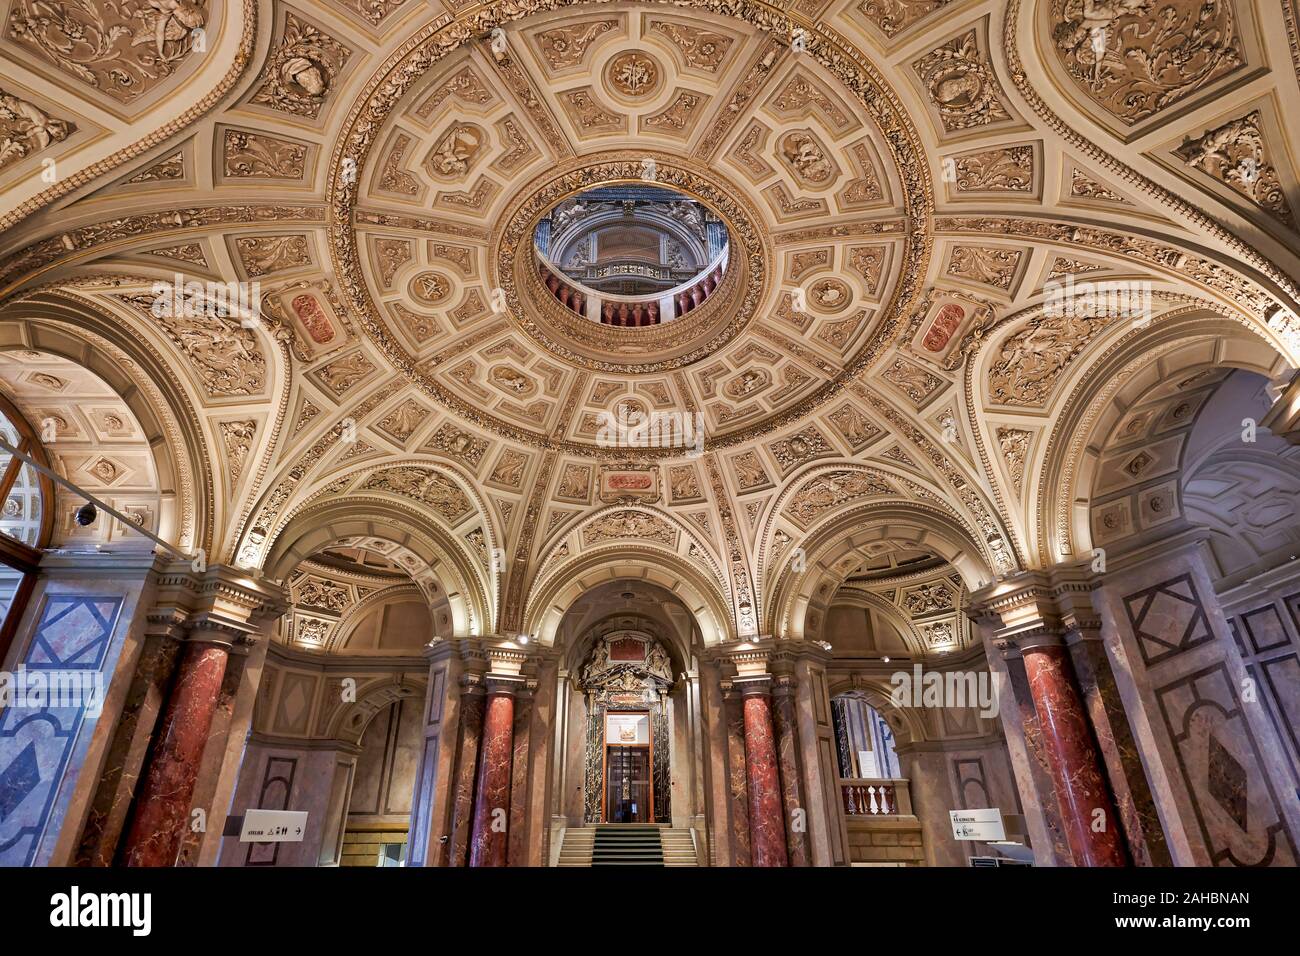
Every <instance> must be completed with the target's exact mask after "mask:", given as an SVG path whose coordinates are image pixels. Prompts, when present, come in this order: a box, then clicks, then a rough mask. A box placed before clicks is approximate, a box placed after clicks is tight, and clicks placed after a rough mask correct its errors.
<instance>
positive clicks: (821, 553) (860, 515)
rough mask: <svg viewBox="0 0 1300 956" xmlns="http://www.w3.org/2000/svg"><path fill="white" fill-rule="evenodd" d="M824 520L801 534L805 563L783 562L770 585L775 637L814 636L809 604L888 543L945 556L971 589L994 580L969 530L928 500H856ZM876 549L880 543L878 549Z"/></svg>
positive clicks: (822, 599) (826, 597)
mask: <svg viewBox="0 0 1300 956" xmlns="http://www.w3.org/2000/svg"><path fill="white" fill-rule="evenodd" d="M838 518H839V520H828V521H826V522H823V523H822V524H821V525H820V526H819V527H817V528H815V529H814V530H813V532H812V533H811V534H810V535H809V536H808V537H807V538H806V539H805V542H806V547H805V558H804V560H805V568H804V570H803V571H802V572H797V571H795V570H794V568H793V564H792V561H791V560H787V561H785V562H784V564H783V565H782V567H781V569H780V572H779V574H778V575H776V576H775V578H774V581H773V586H772V589H771V592H770V593H771V595H772V597H771V604H770V605H769V606H768V608H769V609H768V612H767V615H766V616H765V618H764V621H765V623H766V627H767V628H768V629H770V630H769V632H770V633H772V634H774V635H775V636H778V637H791V638H797V639H801V640H809V639H813V637H814V636H815V635H814V634H813V633H812V632H813V631H819V630H820V621H819V623H818V626H817V627H815V628H809V627H808V626H807V616H808V613H809V611H810V610H813V609H816V610H817V611H818V613H819V615H820V614H821V613H823V612H824V611H825V609H826V608H828V607H830V606H831V604H832V603H833V601H834V595H835V592H836V591H837V590H838V589H839V587H840V585H841V584H843V582H844V580H845V579H846V578H847V577H848V575H849V574H850V573H851V572H852V571H853V570H854V569H855V568H856V567H857V566H858V565H859V564H860V563H861V562H862V560H863V559H865V558H866V557H868V556H870V555H869V554H868V553H867V552H866V551H864V550H863V549H864V548H866V547H867V546H870V545H876V544H887V545H891V546H892V547H889V548H885V549H884V550H894V549H896V547H897V546H899V545H903V546H906V547H907V548H909V549H915V550H926V551H930V552H932V553H934V554H937V555H938V556H939V557H941V558H943V559H944V560H945V561H947V562H948V563H949V564H950V565H952V567H953V568H954V570H956V571H957V572H958V573H959V574H960V575H961V576H962V581H963V584H964V586H965V587H966V589H967V590H968V591H969V590H974V589H976V588H978V587H980V586H982V585H983V584H986V583H988V582H990V581H992V580H993V573H992V571H991V570H990V568H989V565H988V564H987V563H986V562H985V559H984V557H983V553H982V552H981V550H980V549H979V547H978V546H977V545H976V543H975V539H974V538H973V537H972V536H971V535H970V533H969V532H968V531H967V530H966V529H965V528H964V527H963V526H962V525H961V524H960V523H959V522H957V521H956V520H955V519H954V518H953V517H952V516H951V515H950V514H948V513H946V512H945V511H944V510H942V509H940V508H938V507H936V506H934V505H932V504H930V503H928V502H915V501H912V502H890V501H885V502H874V503H868V504H864V505H859V506H857V507H855V508H852V509H850V510H849V511H847V512H844V513H842V514H841V515H839V516H838ZM877 550H880V549H877Z"/></svg>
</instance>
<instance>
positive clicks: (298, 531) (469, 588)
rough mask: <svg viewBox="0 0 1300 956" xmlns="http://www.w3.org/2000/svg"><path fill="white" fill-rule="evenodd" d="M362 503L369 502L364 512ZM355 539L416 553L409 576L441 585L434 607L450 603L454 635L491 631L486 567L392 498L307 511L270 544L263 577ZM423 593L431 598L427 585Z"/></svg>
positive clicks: (326, 502) (338, 501) (325, 502)
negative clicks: (417, 561) (417, 564)
mask: <svg viewBox="0 0 1300 956" xmlns="http://www.w3.org/2000/svg"><path fill="white" fill-rule="evenodd" d="M358 503H364V508H362V509H361V510H360V511H358V510H357V509H356V505H357V504H358ZM356 538H374V539H378V540H382V541H389V542H392V543H394V544H396V545H398V546H400V547H403V548H406V549H408V550H410V551H411V552H412V553H413V554H415V555H416V556H417V557H418V558H419V559H420V560H421V561H422V562H423V567H421V568H418V569H414V570H413V572H412V571H411V570H408V573H410V574H411V577H412V580H413V581H414V582H415V583H416V584H417V585H422V580H423V579H425V577H426V575H427V576H428V578H431V579H432V580H433V581H436V582H437V584H438V586H439V588H440V593H439V595H438V597H437V598H436V599H431V600H430V606H431V609H432V608H436V606H437V604H438V603H440V601H441V600H443V599H445V600H446V601H447V603H448V605H449V606H450V609H451V619H452V629H453V635H454V636H464V635H470V634H479V635H483V634H490V633H492V629H493V627H494V626H495V621H496V618H495V615H494V605H493V604H492V603H491V601H490V600H489V591H488V588H487V581H486V575H485V572H484V571H483V569H482V567H481V565H479V563H478V562H477V561H476V560H475V559H474V558H473V556H472V555H470V554H469V553H468V551H467V550H466V549H465V548H464V547H462V546H460V545H459V544H458V543H457V541H456V539H455V537H454V536H453V535H451V534H449V533H448V532H447V531H446V530H445V529H444V528H442V527H440V526H438V525H437V524H435V523H434V522H432V521H431V520H430V518H429V516H428V515H427V514H425V513H423V512H420V511H417V510H416V509H414V508H411V507H409V506H407V505H404V504H402V503H400V502H397V501H393V500H390V499H386V498H379V497H370V496H363V497H351V496H349V497H337V498H329V499H322V500H319V501H316V502H314V503H312V504H309V505H307V506H305V507H303V508H302V509H301V510H299V511H298V512H297V513H296V514H294V515H293V516H292V517H291V518H290V520H289V521H288V522H287V523H286V525H285V526H284V528H283V529H282V531H281V533H280V534H279V535H278V536H277V538H276V540H275V541H274V542H272V543H271V546H270V549H269V550H268V552H267V555H266V561H265V564H264V565H263V573H265V574H266V575H267V576H268V577H270V578H272V579H273V580H284V579H286V578H287V576H288V575H289V573H290V572H291V571H293V569H294V568H296V567H297V566H298V565H299V564H300V563H301V562H302V561H303V560H305V559H307V558H310V557H311V556H312V555H313V554H316V553H318V552H319V551H321V550H322V549H324V548H328V547H331V546H334V545H336V544H338V543H339V542H341V541H346V540H352V539H356ZM421 589H422V590H423V591H424V592H425V593H426V595H427V594H428V589H427V587H425V586H422V588H421Z"/></svg>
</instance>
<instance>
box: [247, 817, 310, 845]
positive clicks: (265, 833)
mask: <svg viewBox="0 0 1300 956" xmlns="http://www.w3.org/2000/svg"><path fill="white" fill-rule="evenodd" d="M306 832H307V811H306V810H246V811H244V825H243V827H241V828H240V831H239V842H240V843H301V842H302V837H303V834H304V833H306Z"/></svg>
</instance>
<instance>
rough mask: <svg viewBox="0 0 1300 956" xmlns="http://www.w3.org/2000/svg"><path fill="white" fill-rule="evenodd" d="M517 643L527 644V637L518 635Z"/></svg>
mask: <svg viewBox="0 0 1300 956" xmlns="http://www.w3.org/2000/svg"><path fill="white" fill-rule="evenodd" d="M519 643H520V644H527V643H528V635H527V634H520V635H519Z"/></svg>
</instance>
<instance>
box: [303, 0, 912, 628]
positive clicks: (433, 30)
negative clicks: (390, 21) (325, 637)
mask: <svg viewBox="0 0 1300 956" xmlns="http://www.w3.org/2000/svg"><path fill="white" fill-rule="evenodd" d="M654 5H665V6H667V5H666V4H659V3H656V4H654ZM598 6H599V4H594V3H587V2H582V0H503V2H499V3H493V4H488V5H484V6H480V7H476V8H474V9H473V10H471V11H466V12H464V13H461V14H459V15H458V16H456V17H455V18H454V19H449V18H441V19H439V20H435V21H434V22H432V23H430V24H428V25H426V26H425V27H424V28H422V29H421V30H420V31H419V32H417V33H416V34H415V35H414V36H412V37H411V38H410V39H408V40H407V41H406V42H405V43H404V44H403V45H402V46H401V47H400V48H399V49H397V50H396V51H395V52H394V53H393V54H392V55H391V56H390V57H389V59H388V60H387V61H385V63H384V64H383V65H382V66H381V67H380V68H379V69H378V70H376V72H375V73H374V74H373V75H372V76H371V78H370V80H369V81H368V82H367V83H366V85H365V87H364V89H363V90H362V91H361V94H360V95H359V96H358V98H357V100H356V101H355V103H354V104H353V106H352V109H351V110H350V112H349V113H348V115H347V117H346V119H345V120H344V122H343V125H342V129H341V133H340V136H339V137H338V139H337V141H336V144H335V147H334V152H333V154H332V156H331V161H330V169H331V171H330V175H329V178H328V184H327V190H326V202H327V206H328V207H329V230H328V231H329V246H330V256H331V259H332V261H333V266H334V271H335V274H336V275H337V277H338V280H339V283H340V285H341V287H342V289H343V293H344V299H345V300H346V301H347V302H348V303H349V304H350V306H351V307H352V309H353V310H354V311H355V312H356V313H357V315H358V317H359V322H360V324H361V326H362V327H363V328H364V329H365V330H366V333H367V335H368V336H369V337H370V338H371V340H372V341H373V342H374V343H375V344H376V345H377V346H378V347H379V348H380V349H381V350H382V351H383V352H384V354H385V357H386V358H387V359H388V361H389V363H390V364H392V365H393V366H394V368H396V369H397V371H398V372H399V373H401V374H402V375H403V376H404V377H405V378H406V379H407V380H408V381H410V382H412V383H414V384H416V385H417V386H418V387H419V388H420V389H421V390H422V391H424V392H425V393H426V394H428V395H429V396H430V397H431V398H433V399H434V400H435V401H437V402H438V403H439V404H441V405H442V406H443V407H444V408H447V409H449V410H450V411H452V412H454V413H455V414H457V415H459V416H460V417H462V418H463V419H465V420H466V421H469V422H472V423H474V424H476V425H478V426H480V427H482V428H484V429H486V430H488V431H490V432H493V433H495V434H497V435H499V436H501V437H503V438H507V439H509V440H511V441H515V442H518V443H521V444H526V445H531V446H533V447H538V448H547V449H554V450H557V451H563V452H565V453H567V454H571V455H575V456H579V457H586V458H621V459H627V458H628V457H629V449H626V448H610V449H605V448H600V447H597V446H595V445H592V444H588V443H585V442H578V441H572V440H567V439H564V438H561V437H556V436H552V435H548V434H546V433H544V432H541V431H533V430H530V429H526V428H521V427H519V426H517V425H515V424H513V423H511V422H508V421H506V420H504V419H501V418H499V417H497V416H495V415H491V414H487V413H484V412H483V411H481V410H480V409H478V408H476V407H474V406H473V405H471V404H470V403H468V402H466V401H465V400H464V399H463V398H462V397H461V396H459V395H457V394H456V393H454V392H453V391H452V390H450V389H448V388H446V387H444V386H442V385H441V384H439V383H438V382H435V381H433V380H431V379H430V378H429V377H428V376H426V375H424V374H423V373H422V372H421V370H420V369H419V368H418V367H417V366H416V364H415V363H414V362H413V361H411V360H410V358H409V357H408V356H407V355H406V354H405V353H404V350H402V349H400V348H398V347H397V346H396V344H395V342H394V341H393V339H392V338H391V336H389V335H388V334H387V330H386V328H385V324H384V321H383V319H382V318H381V316H380V313H379V311H378V309H377V307H376V306H375V303H374V300H373V299H372V297H371V294H370V290H369V288H368V285H367V282H366V279H365V273H364V270H363V269H362V266H361V257H360V250H359V246H358V240H357V234H356V229H355V226H356V223H357V217H356V210H357V206H358V202H359V199H360V188H361V183H362V182H363V181H364V177H363V176H362V174H361V170H362V169H363V167H364V166H365V164H366V163H367V162H368V160H369V157H370V153H371V151H372V150H373V149H374V147H375V145H376V143H377V142H378V141H379V138H380V136H381V135H382V133H383V130H384V127H385V121H386V118H387V117H388V116H389V115H390V113H391V112H392V110H393V108H394V107H395V105H396V103H397V102H398V101H399V100H400V99H401V98H402V96H404V95H405V94H406V92H407V91H408V90H410V88H411V87H412V85H413V84H414V83H416V82H417V81H418V80H419V78H420V77H422V76H423V75H424V74H425V73H427V72H428V71H429V70H430V69H431V68H433V67H434V66H435V64H437V63H438V62H439V61H441V60H442V59H444V58H445V57H447V56H448V55H449V54H451V53H453V52H454V51H456V50H458V49H461V48H462V47H464V46H465V45H467V44H470V43H473V42H476V41H481V40H483V39H485V38H486V37H487V36H488V35H489V34H490V33H491V31H492V30H494V29H496V28H498V27H500V26H502V25H504V24H507V23H512V22H515V21H518V20H522V19H524V18H527V17H530V16H533V15H535V14H540V13H549V12H554V11H562V10H570V9H571V10H575V11H580V10H582V9H589V8H595V7H598ZM671 6H673V7H683V8H690V9H694V10H701V11H706V12H710V13H713V14H714V15H716V16H719V17H723V18H733V19H737V20H740V21H743V22H745V23H748V24H750V25H751V26H753V27H755V28H756V29H757V30H758V31H760V32H762V33H766V34H769V35H770V36H771V38H772V42H775V43H777V44H778V45H780V46H782V47H789V46H790V44H791V43H792V42H793V41H794V39H795V37H796V36H797V37H799V38H800V40H801V46H802V49H803V55H807V56H810V57H812V58H813V59H814V60H815V61H816V62H817V63H819V64H820V65H821V66H822V67H823V68H825V69H826V70H827V71H828V72H829V73H830V74H831V75H832V76H833V77H835V78H836V79H838V80H839V82H840V83H841V84H843V87H844V88H845V90H846V92H847V93H848V94H849V95H851V97H852V98H853V99H854V100H855V101H856V102H858V103H859V104H860V105H861V106H862V107H863V108H864V109H865V111H866V113H867V114H868V116H870V117H871V119H872V120H873V122H874V123H875V125H876V127H877V129H878V130H879V132H880V134H881V136H882V137H883V139H884V141H885V143H886V144H887V146H888V149H889V151H890V153H891V154H892V157H893V160H894V163H895V167H896V170H897V174H898V176H899V179H900V181H901V183H902V186H903V190H902V192H903V199H904V205H905V211H906V219H905V221H906V224H907V225H906V229H905V231H904V232H903V233H902V240H903V249H902V254H901V256H900V259H901V265H900V276H899V279H898V282H897V283H896V287H895V291H894V294H893V299H892V301H891V302H889V303H888V304H887V305H886V306H885V307H884V308H883V310H882V312H883V315H884V318H883V319H882V321H881V322H880V324H879V326H878V328H877V330H876V332H875V333H874V335H873V337H872V339H871V340H870V341H869V342H868V343H867V344H866V345H865V346H864V347H863V348H862V349H861V350H860V351H859V352H858V353H857V354H856V355H855V356H854V357H853V358H852V359H851V360H850V361H849V363H848V364H847V365H846V366H845V367H844V368H843V369H840V370H839V371H838V372H836V373H835V374H834V377H833V378H832V380H831V381H829V382H826V383H824V384H823V385H822V386H821V387H820V388H819V389H818V390H817V391H815V392H814V393H813V394H811V395H809V396H808V397H806V398H805V399H804V400H803V401H802V402H800V403H799V405H798V407H797V408H794V409H790V410H787V411H785V412H783V413H782V414H780V415H777V416H773V417H771V418H769V419H767V420H763V421H759V422H755V423H753V424H752V425H749V426H747V427H744V428H741V429H737V430H734V431H731V432H727V433H725V434H723V435H717V436H712V437H710V438H709V439H708V440H707V441H706V446H707V447H710V448H722V447H731V446H735V445H738V444H741V443H743V442H746V441H749V440H751V439H753V438H755V437H758V436H761V435H764V434H767V433H768V432H770V431H772V430H773V429H775V428H779V427H780V426H781V425H782V424H784V423H787V422H789V421H792V420H795V419H797V418H802V417H804V416H806V415H807V414H809V413H810V412H812V411H814V410H816V409H817V408H819V407H821V406H822V405H824V404H826V403H827V402H829V401H831V400H832V399H833V398H835V397H836V396H837V395H838V394H839V393H840V391H841V390H842V389H843V388H844V387H845V386H846V385H847V384H848V383H849V382H850V381H851V380H852V379H853V377H854V376H856V375H858V374H860V373H861V372H863V371H865V370H866V369H867V368H869V367H871V366H872V365H873V364H874V363H875V362H876V360H877V359H878V358H880V356H881V355H882V353H883V352H884V351H885V349H886V348H887V347H888V345H889V344H890V342H892V340H893V338H894V337H895V336H896V335H897V333H898V331H899V330H900V328H901V324H900V320H899V316H902V315H906V314H908V313H909V312H910V310H911V308H912V306H913V305H914V300H915V298H916V296H917V294H918V289H919V287H920V285H921V282H922V280H923V278H924V275H925V272H926V269H927V267H928V263H929V257H930V247H931V244H932V243H931V235H930V230H931V218H932V214H933V209H934V192H933V184H932V183H931V182H930V180H929V175H928V169H929V164H928V162H927V161H926V159H925V156H924V153H923V150H922V149H921V146H920V138H919V136H918V134H917V131H916V129H915V127H914V126H913V124H912V122H911V120H910V118H909V117H908V115H907V112H906V110H905V109H904V107H903V105H902V103H901V101H900V100H899V99H898V97H897V95H896V94H895V93H894V91H893V90H892V89H891V88H890V87H889V85H888V84H887V83H886V82H885V80H884V78H883V76H882V75H881V74H880V73H879V72H878V71H877V70H876V68H875V67H874V65H872V64H871V62H870V61H869V60H868V58H867V57H866V56H865V54H863V53H862V52H861V51H860V50H858V49H857V48H856V47H855V46H854V45H853V44H852V43H851V42H850V41H849V40H847V39H846V38H845V37H843V36H842V35H840V34H839V33H837V32H835V31H834V30H833V29H831V28H829V27H827V26H826V25H824V24H814V23H813V22H812V21H810V20H808V19H806V18H804V17H803V16H801V15H797V14H787V13H785V12H782V11H780V10H778V9H777V8H776V7H774V6H772V5H770V4H768V3H765V2H763V0H677V2H674V3H673V4H671ZM500 59H501V61H502V63H504V64H505V65H506V66H507V67H508V66H509V65H510V64H511V63H512V60H511V57H510V54H508V53H507V54H503V55H502V56H501V57H500ZM495 60H496V58H495V57H494V62H495ZM498 66H501V64H498ZM674 165H676V164H674ZM680 168H683V169H684V168H685V167H680ZM638 174H639V166H638ZM638 178H639V176H638ZM574 185H577V184H574ZM709 185H710V184H709V183H708V182H707V181H702V182H698V183H696V184H695V188H696V190H697V191H699V192H701V193H704V192H706V190H705V188H704V187H706V186H709ZM687 191H691V190H690V189H688V190H687ZM703 198H705V199H706V202H707V199H708V196H707V195H705V196H704V197H703ZM707 204H710V205H713V203H707ZM719 211H723V210H719ZM512 228H514V229H517V230H518V229H522V228H523V225H521V224H514V225H513V226H512ZM742 238H743V237H742ZM515 241H516V242H517V241H518V240H517V238H516V239H515ZM745 251H746V254H747V255H748V256H750V258H751V261H753V260H755V259H756V257H757V255H758V253H757V250H756V249H754V248H746V250H745ZM754 264H757V263H756V262H755V263H754ZM498 278H500V277H498ZM512 309H513V310H514V320H515V321H516V322H518V323H520V324H524V322H525V320H524V319H523V318H522V312H521V311H519V310H518V301H517V299H516V302H514V303H512ZM525 327H526V326H525ZM529 331H530V334H533V333H534V332H536V331H537V327H536V326H535V325H534V326H533V327H532V328H531V329H530V330H529ZM733 334H734V333H733ZM573 358H574V359H575V360H576V357H573ZM641 370H644V367H643V368H642V369H641ZM632 451H633V452H634V453H635V457H637V458H671V457H675V456H677V455H679V454H680V452H679V451H678V450H676V449H672V448H650V449H634V450H632ZM509 603H510V602H509V600H508V601H507V604H508V605H509Z"/></svg>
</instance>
